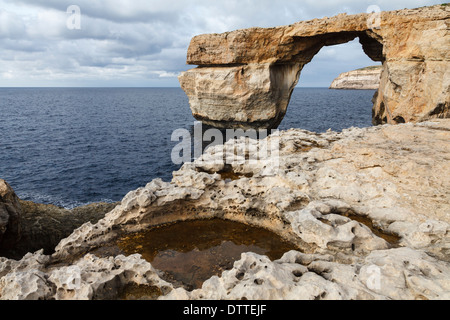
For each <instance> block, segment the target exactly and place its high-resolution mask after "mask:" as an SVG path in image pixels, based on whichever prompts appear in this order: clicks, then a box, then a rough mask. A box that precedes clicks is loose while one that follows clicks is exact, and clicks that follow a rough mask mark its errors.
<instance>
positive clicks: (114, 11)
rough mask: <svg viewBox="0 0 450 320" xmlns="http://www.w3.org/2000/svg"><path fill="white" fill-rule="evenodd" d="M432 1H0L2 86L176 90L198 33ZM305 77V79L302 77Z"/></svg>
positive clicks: (330, 56)
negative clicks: (74, 9)
mask: <svg viewBox="0 0 450 320" xmlns="http://www.w3.org/2000/svg"><path fill="white" fill-rule="evenodd" d="M436 3H440V2H438V1H433V0H430V1H420V0H408V1H406V0H399V1H390V0H389V1H388V0H378V1H372V0H370V1H367V0H363V1H356V0H342V1H331V0H322V1H317V0H302V1H300V0H297V1H294V0H280V1H269V0H260V1H251V0H240V1H238V0H228V1H210V0H193V1H189V2H187V1H185V0H173V1H167V0H152V1H148V0H133V1H127V0H108V1H106V0H97V1H92V0H77V1H73V0H0V8H1V9H0V47H1V49H2V50H0V86H9V85H19V86H20V85H29V84H30V83H31V84H33V85H40V84H45V85H70V84H72V83H76V84H77V85H83V83H84V82H83V81H86V85H108V84H111V83H120V84H124V85H127V83H132V85H136V83H137V84H139V83H141V84H142V85H155V86H158V85H160V84H161V85H163V86H166V85H168V84H169V85H172V86H177V85H178V81H177V79H176V75H178V74H179V72H180V71H183V70H186V69H188V68H190V67H189V66H186V65H185V60H186V51H187V47H188V45H189V41H190V39H191V38H192V37H193V36H194V35H196V34H201V33H216V32H225V31H230V30H235V29H239V28H247V27H254V26H258V27H271V26H278V25H286V24H290V23H293V22H296V21H300V20H308V19H312V18H316V17H317V18H320V17H323V16H332V15H335V14H338V13H340V12H347V13H349V14H352V13H358V12H365V11H366V9H367V7H368V6H369V5H372V4H375V5H378V6H380V8H381V9H382V10H394V9H401V8H404V7H410V8H412V7H417V6H424V5H431V4H436ZM73 4H75V5H77V6H79V7H80V9H81V29H80V30H69V29H68V28H67V26H66V21H67V18H68V17H69V15H68V14H67V12H66V9H67V7H68V6H69V5H73ZM358 46H359V44H349V45H347V46H342V47H341V46H339V47H333V48H324V49H323V50H322V51H321V53H320V54H319V55H318V56H317V57H316V58H315V59H314V60H313V62H312V64H313V65H314V66H316V65H318V64H322V63H324V62H325V61H328V62H329V63H335V65H337V66H338V65H341V66H342V68H343V67H351V65H358V64H363V63H368V61H367V57H365V56H364V54H363V53H362V50H360V46H359V47H358ZM369 62H370V61H369ZM311 67H312V66H311ZM315 68H317V69H316V70H319V69H320V66H316V67H315ZM313 70H314V68H313ZM306 71H308V70H306ZM342 71H346V70H342ZM333 72H335V71H333ZM329 73H330V74H331V71H330V72H329ZM315 74H316V75H317V74H318V72H315ZM302 75H303V74H302ZM305 75H306V78H305V79H303V80H307V79H308V78H307V75H308V72H305ZM12 79H13V80H14V81H12ZM317 79H319V78H317V76H316V77H315V78H314V81H316V80H317ZM324 81H325V80H324ZM326 81H328V80H326ZM306 82H307V81H306ZM324 85H326V84H325V83H324Z"/></svg>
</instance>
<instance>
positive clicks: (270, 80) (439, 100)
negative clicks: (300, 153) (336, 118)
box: [179, 5, 450, 128]
mask: <svg viewBox="0 0 450 320" xmlns="http://www.w3.org/2000/svg"><path fill="white" fill-rule="evenodd" d="M449 17H450V7H449V6H444V5H437V6H433V7H425V8H418V9H413V10H409V9H405V10H399V11H390V12H381V13H379V14H366V13H364V14H357V15H350V16H348V15H345V14H340V15H338V16H335V17H332V18H323V19H314V20H311V21H302V22H298V23H295V24H293V25H289V26H282V27H276V28H251V29H245V30H236V31H232V32H227V33H223V34H208V35H199V36H196V37H194V38H193V39H192V41H191V44H190V46H189V49H188V54H187V63H188V64H192V65H198V66H199V67H198V68H195V69H192V70H189V71H187V72H184V73H182V74H181V75H180V77H179V80H180V83H181V87H182V88H183V89H184V91H185V92H186V94H187V95H188V97H189V102H190V106H191V110H192V113H193V115H194V117H195V118H196V119H198V120H200V121H202V122H204V123H206V124H209V125H212V126H215V127H220V128H276V127H277V126H278V125H279V123H280V122H281V120H282V119H283V117H284V115H285V113H286V111H287V107H288V103H289V100H290V96H291V94H292V91H293V89H294V87H295V86H296V84H297V82H298V80H299V76H300V73H301V70H302V69H303V67H304V66H305V64H307V63H309V62H310V61H311V60H312V58H313V57H314V55H316V54H317V53H318V52H319V51H320V49H321V48H322V47H324V46H330V45H337V44H342V43H346V42H349V41H352V40H353V39H355V38H359V41H360V43H361V45H362V49H363V50H364V52H365V53H366V54H367V55H368V56H369V57H370V58H371V59H372V60H374V61H380V62H382V64H383V71H382V76H381V81H380V87H379V90H378V95H377V96H376V97H375V99H374V107H373V122H374V124H383V123H391V124H395V123H403V122H417V121H423V120H426V119H431V118H448V117H450V111H449V101H450V80H449V79H450V67H449V59H450V56H449V52H450V35H449V32H448V21H449V20H448V19H449ZM368 112H369V111H368Z"/></svg>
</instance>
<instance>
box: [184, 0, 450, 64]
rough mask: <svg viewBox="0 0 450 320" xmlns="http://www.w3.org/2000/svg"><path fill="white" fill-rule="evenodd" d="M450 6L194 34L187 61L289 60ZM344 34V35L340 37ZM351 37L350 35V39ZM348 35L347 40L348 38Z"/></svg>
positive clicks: (381, 33)
mask: <svg viewBox="0 0 450 320" xmlns="http://www.w3.org/2000/svg"><path fill="white" fill-rule="evenodd" d="M449 13H450V6H444V5H435V6H431V7H422V8H417V9H403V10H397V11H383V12H380V13H379V15H378V16H377V17H379V19H380V21H379V22H380V23H379V25H378V26H376V27H375V28H374V24H373V23H371V22H370V19H374V18H375V17H374V16H373V15H372V14H369V13H361V14H355V15H347V14H345V13H343V14H338V15H336V16H334V17H331V18H328V17H325V18H322V19H313V20H308V21H300V22H297V23H294V24H291V25H286V26H279V27H273V28H248V29H240V30H235V31H231V32H225V33H220V34H217V33H215V34H203V35H198V36H195V37H194V38H193V39H192V40H191V43H190V45H189V49H188V53H187V64H191V65H228V64H248V63H272V62H283V61H286V62H288V61H291V60H292V59H293V55H294V54H298V52H307V51H308V50H314V48H316V47H317V46H323V45H333V44H338V43H344V42H348V41H350V40H351V39H354V38H355V37H357V36H360V35H366V36H369V37H371V38H374V39H377V41H379V42H382V41H383V39H384V37H385V35H386V34H389V32H392V28H396V26H397V28H398V26H399V24H401V25H402V27H403V26H404V24H405V23H408V22H409V23H411V24H412V23H417V22H418V21H421V20H442V19H448V18H449ZM340 37H343V39H339V38H340ZM352 37H353V38H352ZM350 38H351V39H350ZM349 39H350V40H349Z"/></svg>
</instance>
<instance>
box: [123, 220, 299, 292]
mask: <svg viewBox="0 0 450 320" xmlns="http://www.w3.org/2000/svg"><path fill="white" fill-rule="evenodd" d="M116 244H117V246H118V247H119V249H120V250H121V251H122V252H124V253H125V254H127V255H130V254H135V253H139V254H141V255H142V257H143V258H144V259H145V260H147V261H149V262H150V263H151V264H152V265H153V267H154V268H156V269H159V270H161V271H163V272H164V278H165V279H166V280H167V281H170V282H175V283H181V284H182V285H183V286H184V287H186V288H187V289H189V290H191V289H196V288H200V287H201V285H202V283H203V282H204V281H205V280H207V279H209V278H211V277H212V276H213V275H218V276H220V275H221V274H222V271H224V270H229V269H231V268H232V267H233V263H234V262H235V261H237V260H239V259H240V258H241V253H243V252H254V253H257V254H262V255H266V256H268V257H269V258H270V259H271V260H276V259H279V258H281V256H282V255H283V254H284V253H286V252H288V251H290V250H299V248H298V247H296V246H294V245H293V244H291V243H289V242H287V241H285V240H283V239H282V238H281V237H279V236H278V235H276V234H275V233H273V232H270V231H268V230H265V229H262V228H257V227H252V226H248V225H245V224H242V223H238V222H232V221H227V220H222V219H211V220H194V221H185V222H178V223H173V224H170V225H164V226H160V227H153V228H151V229H149V230H147V231H144V232H139V233H134V234H129V235H126V236H124V237H122V238H120V239H119V240H118V241H117V243H116Z"/></svg>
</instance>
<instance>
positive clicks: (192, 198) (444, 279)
mask: <svg viewBox="0 0 450 320" xmlns="http://www.w3.org/2000/svg"><path fill="white" fill-rule="evenodd" d="M449 138H450V120H434V121H432V122H423V123H419V124H412V123H408V124H401V125H397V126H392V125H384V126H378V127H372V128H364V129H356V128H351V129H348V130H344V131H343V132H342V133H336V132H331V131H329V132H326V133H323V134H316V133H312V132H308V131H304V130H294V129H291V130H288V131H284V132H281V133H280V134H279V135H276V134H273V135H271V136H269V137H268V138H266V139H264V140H251V139H246V138H241V139H238V140H231V141H229V142H227V143H226V144H225V145H223V146H222V145H220V146H214V147H211V148H209V149H208V150H207V151H206V152H205V153H204V155H203V156H202V157H201V158H199V159H197V160H196V161H195V162H193V163H186V164H184V166H183V167H182V168H181V169H180V170H179V171H177V172H174V178H173V180H172V181H171V182H163V181H161V180H159V179H156V180H153V181H152V182H150V183H148V184H147V185H146V186H145V187H142V188H139V189H137V190H134V191H131V192H130V193H129V194H127V195H126V196H125V198H124V199H123V200H122V203H121V205H120V206H117V207H115V208H114V209H113V210H112V211H111V212H109V213H108V214H107V215H106V216H105V217H104V218H103V219H101V220H100V221H98V222H97V223H95V224H93V223H90V222H88V223H86V224H84V225H82V226H81V227H80V228H78V229H77V230H75V231H74V232H73V233H72V234H71V235H70V236H68V237H67V238H65V239H63V240H62V241H61V242H60V243H59V245H58V246H57V248H56V251H55V253H54V254H52V255H44V254H43V252H42V251H40V252H36V253H34V254H28V255H27V256H25V257H23V258H22V259H21V260H19V261H15V260H11V259H6V258H0V299H101V298H108V299H117V298H118V297H120V296H121V295H122V294H123V293H124V292H125V293H126V292H127V290H128V289H127V288H130V287H131V288H133V287H136V286H137V287H138V288H140V290H141V291H139V290H138V292H140V294H137V297H140V298H157V297H159V299H241V298H244V297H245V298H247V299H448V298H449V292H450V263H449V262H450V236H449V231H450V215H449V209H450V192H449V190H450V177H449V175H448V172H450V161H448V160H449V159H450V145H449V143H448V141H449ZM257 156H258V157H257ZM224 171H231V172H233V173H234V176H235V177H236V179H229V178H225V179H224V176H222V175H221V174H220V172H224ZM212 217H216V218H222V219H229V220H233V221H238V222H243V223H246V224H251V225H255V226H261V227H264V228H267V229H269V230H272V231H274V232H276V233H277V234H279V235H280V236H282V237H283V238H285V239H287V240H289V241H291V242H293V243H295V244H296V245H298V246H300V247H301V248H302V250H301V252H299V251H290V252H288V253H286V254H285V255H284V256H283V257H282V258H281V259H279V260H276V261H270V260H269V259H268V258H267V257H266V256H261V255H256V254H254V253H244V254H243V255H242V257H241V259H240V260H238V261H236V262H235V264H234V267H233V269H231V270H228V271H225V272H223V273H222V275H221V276H220V277H217V276H214V277H212V278H210V279H209V280H207V281H206V282H204V284H203V286H202V288H201V289H197V290H194V291H186V290H185V289H183V288H181V287H177V285H176V284H173V283H169V282H167V281H165V280H163V279H162V278H161V273H160V272H159V271H158V270H155V269H154V268H153V267H152V266H151V264H150V263H148V262H147V261H145V260H143V259H142V257H141V256H140V255H132V256H129V257H125V256H123V255H118V256H114V255H112V256H110V257H97V256H95V255H94V254H92V253H90V252H93V251H92V250H95V249H97V248H99V247H102V246H103V245H105V244H107V243H110V242H111V241H113V240H114V239H117V238H118V237H119V236H121V235H123V234H124V233H128V232H134V231H141V230H145V229H146V228H148V227H150V226H154V225H159V224H163V223H167V222H175V221H184V220H189V219H206V218H212ZM149 291H151V292H153V294H149V293H148V292H149ZM155 292H156V294H154V293H155Z"/></svg>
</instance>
